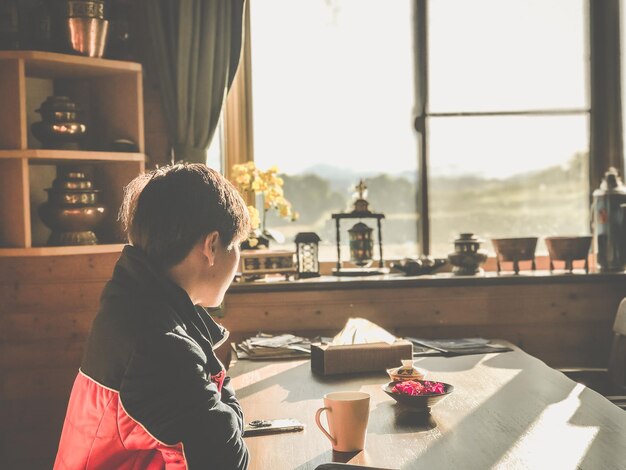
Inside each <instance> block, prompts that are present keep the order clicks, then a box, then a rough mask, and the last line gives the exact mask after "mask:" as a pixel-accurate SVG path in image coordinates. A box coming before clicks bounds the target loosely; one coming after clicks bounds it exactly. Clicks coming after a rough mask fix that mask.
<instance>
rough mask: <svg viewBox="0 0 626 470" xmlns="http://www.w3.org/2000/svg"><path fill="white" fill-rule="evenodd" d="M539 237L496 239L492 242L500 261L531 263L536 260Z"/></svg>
mask: <svg viewBox="0 0 626 470" xmlns="http://www.w3.org/2000/svg"><path fill="white" fill-rule="evenodd" d="M537 240H539V239H538V238H537V237H527V238H494V239H492V240H491V243H492V244H493V248H494V250H495V251H496V255H497V256H498V257H499V258H500V261H529V260H532V259H534V258H535V248H537Z"/></svg>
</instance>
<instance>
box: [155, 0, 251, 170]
mask: <svg viewBox="0 0 626 470" xmlns="http://www.w3.org/2000/svg"><path fill="white" fill-rule="evenodd" d="M244 2H245V0H146V1H144V2H143V4H144V6H145V11H146V15H147V20H148V23H149V29H150V38H151V42H152V49H153V50H152V52H153V55H154V63H155V65H156V68H157V74H158V76H159V86H160V91H161V98H162V101H163V109H164V111H165V115H166V119H167V124H168V132H169V136H170V141H171V142H172V144H173V147H174V159H175V160H176V161H187V162H195V163H206V150H207V149H208V147H209V144H210V143H211V139H212V138H213V135H214V134H215V129H216V128H217V123H218V120H219V117H220V113H221V111H222V106H223V104H224V98H225V97H226V93H227V91H228V88H229V87H230V85H231V83H232V80H233V78H234V75H235V72H236V71H237V65H238V63H239V56H240V54H241V44H242V34H243V30H242V28H243V11H244Z"/></svg>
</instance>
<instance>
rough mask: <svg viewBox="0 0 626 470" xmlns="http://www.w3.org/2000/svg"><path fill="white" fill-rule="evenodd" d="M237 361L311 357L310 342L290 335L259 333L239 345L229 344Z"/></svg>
mask: <svg viewBox="0 0 626 470" xmlns="http://www.w3.org/2000/svg"><path fill="white" fill-rule="evenodd" d="M231 347H232V348H233V350H234V351H235V353H236V354H237V358H238V359H251V360H263V359H292V358H299V357H303V358H305V357H309V356H310V355H311V340H309V339H308V338H302V337H300V336H295V335H291V334H283V335H277V336H274V335H270V334H266V333H259V334H257V335H256V336H253V337H251V338H248V339H246V340H244V341H243V342H241V343H239V344H235V343H231Z"/></svg>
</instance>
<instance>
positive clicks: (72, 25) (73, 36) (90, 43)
mask: <svg viewBox="0 0 626 470" xmlns="http://www.w3.org/2000/svg"><path fill="white" fill-rule="evenodd" d="M65 21H66V22H67V23H66V28H67V41H68V45H69V47H70V49H71V50H72V51H74V52H76V53H77V54H80V55H85V56H88V57H102V56H103V55H104V50H105V48H106V43H107V33H108V31H109V22H108V20H103V19H100V18H66V20H65Z"/></svg>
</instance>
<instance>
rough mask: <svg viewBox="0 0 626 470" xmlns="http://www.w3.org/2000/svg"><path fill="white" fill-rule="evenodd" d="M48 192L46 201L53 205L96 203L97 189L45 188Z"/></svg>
mask: <svg viewBox="0 0 626 470" xmlns="http://www.w3.org/2000/svg"><path fill="white" fill-rule="evenodd" d="M46 191H47V192H48V201H49V202H51V203H52V204H54V205H57V206H59V205H68V206H71V205H83V206H86V205H95V204H97V203H98V193H99V192H100V190H99V189H85V190H80V189H78V190H76V189H75V190H57V189H54V188H48V189H46Z"/></svg>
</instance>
